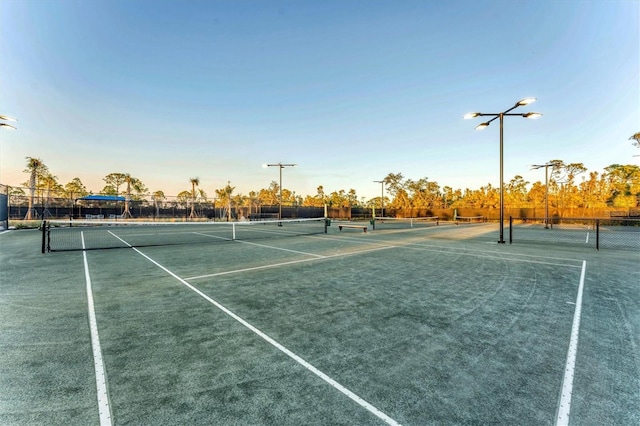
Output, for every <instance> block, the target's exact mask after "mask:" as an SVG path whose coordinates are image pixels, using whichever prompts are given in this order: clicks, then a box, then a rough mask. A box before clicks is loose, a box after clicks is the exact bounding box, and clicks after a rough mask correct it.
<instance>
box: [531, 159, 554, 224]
mask: <svg viewBox="0 0 640 426" xmlns="http://www.w3.org/2000/svg"><path fill="white" fill-rule="evenodd" d="M554 165H555V163H553V162H550V163H545V164H534V165H532V166H531V169H532V170H538V169H541V168H543V167H544V229H549V166H554Z"/></svg>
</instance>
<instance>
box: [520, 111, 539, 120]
mask: <svg viewBox="0 0 640 426" xmlns="http://www.w3.org/2000/svg"><path fill="white" fill-rule="evenodd" d="M522 116H523V117H524V118H531V119H534V120H535V119H536V118H540V117H542V114H541V113H539V112H527V113H526V114H522Z"/></svg>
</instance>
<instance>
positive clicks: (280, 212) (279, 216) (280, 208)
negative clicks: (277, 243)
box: [278, 164, 282, 220]
mask: <svg viewBox="0 0 640 426" xmlns="http://www.w3.org/2000/svg"><path fill="white" fill-rule="evenodd" d="M279 166H280V205H279V207H278V219H279V220H282V164H280V165H279Z"/></svg>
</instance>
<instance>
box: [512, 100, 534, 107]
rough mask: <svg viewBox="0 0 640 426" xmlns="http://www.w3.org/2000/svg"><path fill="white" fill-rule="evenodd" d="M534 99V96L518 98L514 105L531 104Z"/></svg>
mask: <svg viewBox="0 0 640 426" xmlns="http://www.w3.org/2000/svg"><path fill="white" fill-rule="evenodd" d="M535 101H536V98H524V99H520V100H519V101H518V102H517V103H516V106H525V105H529V104H532V103H534V102H535Z"/></svg>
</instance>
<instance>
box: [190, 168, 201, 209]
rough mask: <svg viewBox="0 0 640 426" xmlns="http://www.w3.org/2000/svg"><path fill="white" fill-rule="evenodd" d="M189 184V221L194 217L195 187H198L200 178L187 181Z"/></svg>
mask: <svg viewBox="0 0 640 426" xmlns="http://www.w3.org/2000/svg"><path fill="white" fill-rule="evenodd" d="M189 181H190V182H191V213H190V214H189V219H193V218H194V217H196V210H195V208H196V186H198V185H200V178H197V177H194V178H191V179H189Z"/></svg>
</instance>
